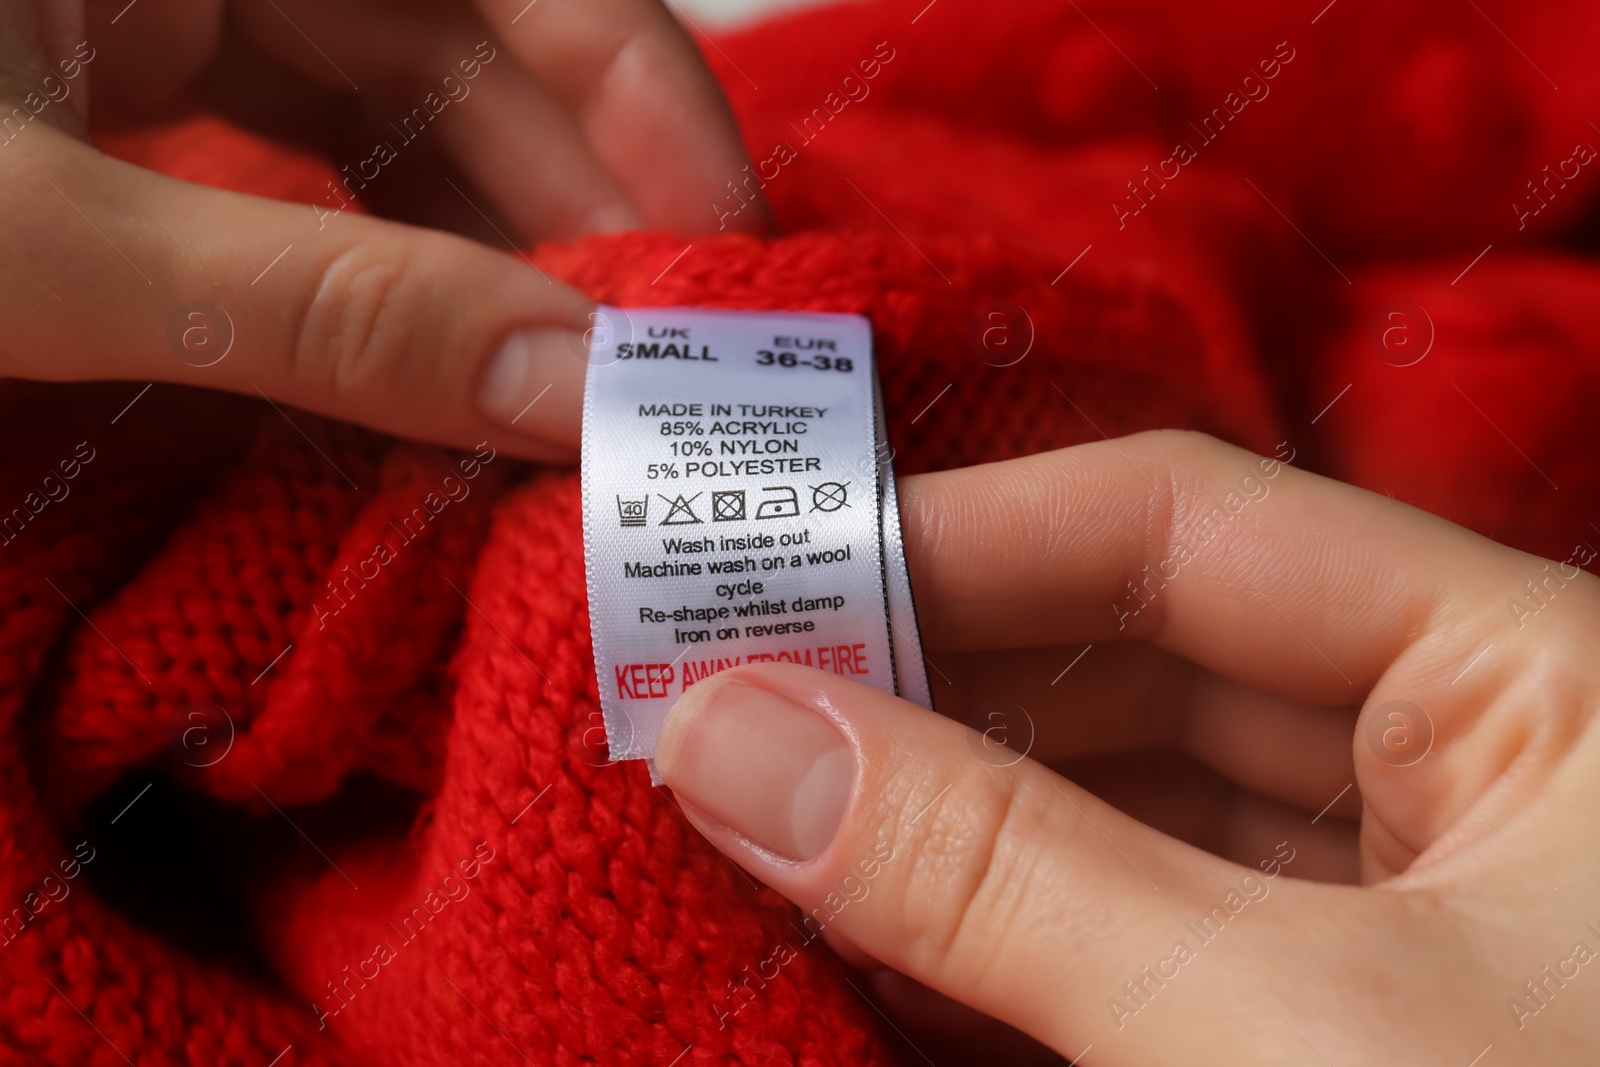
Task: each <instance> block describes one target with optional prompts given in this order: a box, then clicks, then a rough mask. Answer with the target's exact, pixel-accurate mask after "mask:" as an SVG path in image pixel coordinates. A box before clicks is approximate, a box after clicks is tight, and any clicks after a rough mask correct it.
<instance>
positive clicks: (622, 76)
mask: <svg viewBox="0 0 1600 1067" xmlns="http://www.w3.org/2000/svg"><path fill="white" fill-rule="evenodd" d="M477 4H478V7H479V9H480V10H482V12H483V14H484V17H485V18H487V19H488V20H489V22H490V24H491V25H493V26H494V28H495V30H496V31H497V32H498V33H499V34H500V35H501V37H502V38H503V39H504V40H505V43H506V44H507V46H508V47H509V48H511V50H512V51H513V52H515V54H516V55H517V57H518V58H519V59H520V60H521V61H522V62H523V63H524V64H525V65H526V66H527V67H528V68H529V69H530V70H531V71H533V73H534V75H535V76H536V77H538V79H539V80H540V81H541V82H542V83H543V84H544V85H545V86H547V87H549V88H550V89H551V90H552V91H553V92H555V93H556V94H557V95H558V96H560V97H561V98H562V99H564V100H565V101H566V102H567V103H568V104H569V105H571V106H572V107H573V109H574V110H575V112H576V113H577V115H578V120H579V124H580V126H581V127H582V128H583V130H584V132H585V133H586V134H587V136H588V138H589V140H590V142H591V143H592V145H593V147H594V150H595V153H596V154H597V155H598V156H599V157H600V158H601V159H602V160H603V161H604V162H605V164H606V166H607V167H609V168H610V170H611V172H612V174H614V175H615V176H616V178H617V180H618V182H619V183H620V184H621V185H622V187H623V188H624V189H625V190H626V191H627V193H628V196H629V199H630V200H632V202H633V204H634V206H635V207H637V208H638V210H639V214H640V215H641V216H643V217H644V219H645V221H646V222H647V223H648V224H650V225H652V226H656V227H661V228H665V229H672V230H679V231H685V232H690V233H695V232H700V231H704V230H710V229H722V228H724V226H726V227H727V228H732V229H739V230H759V229H761V228H763V227H764V226H765V224H766V217H765V215H764V214H759V213H757V212H744V211H740V212H738V213H737V214H731V213H726V212H719V211H718V210H717V209H716V207H714V205H716V204H718V203H721V202H722V201H723V200H724V199H726V198H727V197H728V195H729V190H728V183H729V182H735V183H738V182H740V181H741V179H743V178H744V168H745V165H746V163H747V162H748V158H747V157H746V155H745V151H744V146H743V143H742V142H741V140H740V137H739V131H738V128H737V127H736V126H735V124H734V121H733V115H732V113H731V112H730V111H729V110H728V105H727V101H726V100H725V99H724V98H723V95H722V89H721V88H720V87H719V86H718V85H717V82H716V79H715V78H713V77H712V75H711V71H710V70H709V69H707V67H706V65H705V63H704V61H703V60H702V59H701V57H700V53H699V51H698V50H697V49H696V48H695V46H694V43H693V42H692V41H690V39H689V37H688V35H687V34H686V33H685V32H684V30H683V29H682V27H680V26H679V25H678V23H677V21H676V20H675V19H674V18H673V17H672V15H671V13H670V12H669V11H668V10H667V7H666V6H665V5H663V4H661V3H658V2H657V0H589V2H587V3H581V4H560V3H549V2H546V3H537V2H535V0H477ZM741 188H742V186H741ZM714 224H715V225H714Z"/></svg>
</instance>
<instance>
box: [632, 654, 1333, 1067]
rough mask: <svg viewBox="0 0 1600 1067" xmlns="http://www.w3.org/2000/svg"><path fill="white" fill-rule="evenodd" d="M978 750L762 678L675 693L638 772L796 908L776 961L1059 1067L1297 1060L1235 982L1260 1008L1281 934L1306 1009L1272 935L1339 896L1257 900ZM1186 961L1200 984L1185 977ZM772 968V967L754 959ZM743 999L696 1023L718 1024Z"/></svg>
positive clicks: (1222, 866) (709, 682)
mask: <svg viewBox="0 0 1600 1067" xmlns="http://www.w3.org/2000/svg"><path fill="white" fill-rule="evenodd" d="M994 751H995V750H993V749H988V750H985V748H984V741H983V739H982V738H981V737H980V736H979V735H977V734H975V733H973V732H972V731H970V730H968V729H967V728H965V727H964V726H962V725H960V724H959V723H956V722H953V721H951V720H949V719H946V718H944V717H942V716H940V715H936V714H933V713H932V712H929V711H926V710H924V709H922V708H919V707H916V706H914V705H912V704H909V703H907V702H905V701H903V700H900V699H898V698H895V697H892V696H889V695H887V694H884V693H881V692H879V691H878V690H875V689H871V688H868V687H866V686H862V685H859V684H857V683H853V682H847V681H845V680H843V679H841V678H839V677H837V676H835V675H832V674H828V673H825V672H822V671H816V670H812V669H810V668H806V667H798V666H790V665H776V664H775V665H763V666H761V667H742V668H736V669H734V670H730V671H726V672H723V673H722V674H719V675H716V676H714V677H712V678H709V679H706V680H705V681H702V682H699V683H697V684H696V685H695V686H693V687H692V688H691V689H690V690H689V691H688V692H687V693H686V694H685V695H684V696H683V697H682V698H681V699H680V700H679V702H678V704H677V705H676V707H675V708H674V709H673V711H672V713H671V715H670V716H669V717H668V719H667V720H666V724H665V726H664V728H663V731H662V734H661V739H660V744H659V746H658V748H657V751H656V766H657V770H658V771H659V773H660V774H661V777H662V778H663V779H664V780H665V781H666V783H667V784H668V785H670V786H671V787H672V789H673V791H674V793H675V794H676V795H677V797H678V799H679V800H680V802H681V803H682V805H683V808H684V812H685V814H686V816H687V817H688V818H689V819H690V821H691V822H693V823H694V825H695V826H696V827H697V828H698V829H699V830H700V831H701V832H702V833H704V834H705V835H706V836H707V837H708V838H709V839H710V840H711V841H712V843H713V844H715V845H716V846H717V847H718V848H720V849H721V850H722V851H724V852H725V853H727V854H728V855H729V856H730V857H732V858H733V859H734V860H736V861H737V862H738V863H739V864H740V865H742V866H744V867H745V868H746V869H748V870H749V871H750V872H751V873H752V874H754V875H755V876H756V877H758V878H760V879H761V880H762V881H763V882H765V883H766V884H768V885H770V886H772V887H773V888H774V889H776V890H778V891H779V892H781V893H783V894H784V895H785V896H787V897H789V899H791V900H792V901H794V902H795V903H796V904H798V905H799V906H800V908H801V910H802V912H803V913H804V915H803V918H802V920H801V925H799V926H796V927H795V934H794V937H793V938H792V939H791V940H790V942H789V943H788V946H787V951H788V952H799V951H804V950H805V948H806V946H807V945H810V944H811V943H812V942H813V940H814V939H816V938H817V937H818V935H820V934H821V933H822V932H823V931H824V930H832V931H834V933H835V934H838V935H843V936H844V937H845V938H847V939H848V940H850V941H851V942H853V943H854V944H856V945H857V946H859V947H860V948H862V949H863V950H865V951H866V952H867V953H869V954H871V955H872V956H873V957H875V958H876V959H878V960H880V961H882V962H883V963H884V964H886V965H887V966H890V967H893V968H895V969H896V970H899V971H901V972H903V973H904V974H906V975H909V976H910V977H912V978H914V979H916V980H917V981H919V982H921V983H923V984H924V985H927V986H930V987H932V988H934V989H936V990H938V991H939V992H941V993H944V994H945V995H947V996H950V997H953V998H955V999H957V1000H960V1001H962V1002H964V1003H966V1004H968V1005H970V1006H972V1007H974V1008H977V1009H979V1010H980V1011H983V1012H985V1013H987V1014H989V1015H991V1016H993V1017H995V1018H998V1019H1000V1020H1002V1021H1004V1022H1007V1023H1010V1024H1011V1025H1013V1026H1015V1027H1017V1028H1018V1029H1021V1030H1023V1031H1024V1032H1026V1033H1028V1034H1030V1035H1032V1036H1033V1037H1035V1038H1038V1039H1039V1040H1041V1041H1043V1042H1045V1043H1046V1044H1048V1045H1050V1046H1051V1047H1052V1048H1054V1049H1055V1050H1057V1051H1058V1052H1061V1053H1063V1054H1065V1055H1067V1056H1078V1055H1080V1054H1081V1053H1082V1051H1083V1048H1084V1046H1085V1045H1090V1044H1093V1045H1094V1046H1095V1048H1096V1053H1095V1056H1096V1062H1101V1063H1141V1064H1165V1063H1176V1062H1184V1063H1188V1064H1193V1063H1198V1062H1208V1061H1206V1060H1204V1059H1203V1058H1201V1059H1196V1058H1195V1049H1194V1045H1193V1041H1194V1038H1195V1037H1196V1036H1198V1035H1201V1034H1204V1035H1207V1036H1209V1037H1218V1038H1226V1039H1228V1040H1229V1041H1235V1040H1236V1041H1237V1042H1238V1043H1237V1044H1233V1045H1232V1046H1231V1047H1232V1048H1233V1050H1234V1052H1239V1051H1242V1050H1245V1049H1254V1050H1261V1051H1263V1052H1282V1053H1283V1055H1284V1056H1285V1057H1287V1058H1288V1059H1291V1060H1292V1059H1298V1058H1300V1057H1302V1056H1304V1054H1305V1053H1306V1051H1307V1050H1306V1048H1305V1046H1304V1045H1303V1044H1301V1043H1300V1042H1301V1038H1300V1037H1299V1036H1298V1035H1297V1033H1296V1032H1295V1031H1294V1030H1292V1029H1290V1028H1287V1027H1281V1026H1274V1025H1272V1023H1271V1020H1272V1019H1273V1018H1275V1017H1274V1016H1272V1015H1271V1012H1270V1011H1269V1009H1268V1007H1267V1005H1266V1004H1262V1003H1261V1002H1260V1001H1259V1000H1257V999H1256V996H1257V994H1256V993H1252V992H1251V990H1250V987H1249V985H1247V984H1246V983H1245V981H1243V978H1245V977H1247V978H1249V979H1250V980H1251V981H1253V982H1254V983H1255V984H1256V985H1257V986H1258V987H1259V988H1260V990H1261V991H1263V992H1264V993H1265V995H1266V996H1269V997H1273V998H1274V999H1275V1000H1276V999H1277V994H1276V993H1275V989H1276V988H1278V986H1279V985H1280V984H1281V983H1280V982H1279V980H1278V977H1277V972H1278V970H1279V967H1280V963H1279V960H1280V958H1281V957H1283V956H1284V955H1285V954H1284V952H1283V942H1284V939H1285V937H1290V938H1291V939H1293V940H1295V941H1298V942H1299V943H1300V944H1299V945H1298V946H1297V948H1298V949H1299V953H1297V954H1296V955H1297V959H1298V963H1299V964H1300V965H1301V966H1297V967H1296V968H1295V969H1294V972H1295V973H1294V974H1293V977H1292V981H1293V984H1294V985H1295V986H1296V987H1297V989H1298V990H1299V991H1300V992H1301V993H1303V994H1305V995H1307V996H1308V997H1312V998H1314V997H1315V996H1317V995H1318V993H1317V989H1316V988H1315V987H1316V986H1318V985H1320V983H1319V982H1317V981H1316V980H1315V978H1314V975H1312V976H1308V974H1307V973H1306V968H1305V967H1304V966H1303V965H1304V964H1305V962H1306V961H1305V956H1304V955H1303V953H1304V951H1305V949H1306V947H1307V946H1306V945H1305V941H1306V935H1305V934H1304V933H1303V931H1299V932H1293V933H1291V929H1290V928H1291V918H1290V917H1291V916H1293V915H1294V913H1295V911H1296V910H1298V908H1299V907H1300V906H1301V901H1298V900H1296V899H1295V898H1296V897H1301V898H1303V897H1304V896H1305V895H1308V894H1309V895H1316V894H1322V895H1324V896H1327V897H1329V898H1330V899H1329V900H1327V901H1324V902H1323V904H1324V906H1325V907H1334V906H1338V905H1344V904H1348V903H1349V902H1350V900H1351V897H1352V894H1353V893H1354V892H1355V891H1354V890H1349V889H1344V888H1342V887H1322V886H1313V885H1310V884H1307V883H1291V882H1289V881H1288V879H1276V881H1275V882H1274V881H1272V880H1271V879H1270V878H1269V877H1268V876H1267V875H1264V874H1263V872H1262V871H1260V870H1253V869H1250V868H1244V867H1239V866H1236V865H1234V864H1232V863H1228V862H1226V861H1224V860H1221V859H1219V858H1217V857H1215V856H1211V855H1209V854H1207V853H1204V852H1201V851H1199V850H1196V849H1193V848H1191V847H1189V846H1187V845H1184V844H1182V843H1180V842H1178V841H1175V840H1173V839H1171V838H1168V837H1166V836H1164V835H1162V834H1160V833H1158V832H1156V831H1155V830H1152V829H1150V828H1149V827H1147V826H1145V825H1143V824H1141V823H1139V822H1137V821H1135V820H1133V819H1130V818H1128V817H1127V816H1124V815H1122V814H1121V813H1119V812H1118V811H1116V810H1115V809H1113V808H1111V807H1109V806H1108V805H1106V804H1104V803H1102V802H1100V801H1098V800H1097V799H1095V798H1094V797H1093V796H1090V795H1089V794H1087V793H1085V792H1084V791H1082V790H1080V789H1078V788H1077V787H1075V786H1073V785H1072V784H1071V783H1069V782H1066V781H1065V780H1063V779H1061V778H1060V777H1058V776H1057V775H1055V774H1053V773H1051V772H1050V771H1049V770H1047V769H1046V768H1044V767H1042V766H1040V765H1038V764H1036V763H1034V762H1032V761H1030V760H1026V759H1019V760H1018V761H1017V762H1015V763H1012V764H1010V765H1007V766H997V765H996V760H995V758H994ZM985 752H987V757H986V758H985ZM1273 874H1274V875H1276V874H1277V871H1276V870H1274V871H1273ZM1269 893H1270V894H1271V895H1272V896H1274V897H1279V896H1281V897H1284V898H1286V899H1273V900H1271V901H1267V899H1266V898H1267V895H1268V894H1269ZM1229 894H1233V898H1237V899H1238V900H1239V901H1241V902H1249V903H1248V908H1249V909H1250V910H1251V911H1253V914H1244V913H1243V912H1244V910H1245V904H1243V903H1241V904H1240V905H1238V908H1239V910H1237V911H1236V910H1234V908H1235V905H1234V903H1233V898H1230V896H1229ZM1332 898H1338V900H1337V903H1335V902H1334V901H1333V900H1332ZM1235 915H1238V916H1239V917H1238V918H1237V919H1235V918H1234V916H1235ZM1323 917H1324V919H1326V918H1327V916H1326V914H1324V916H1323ZM1224 926H1226V927H1227V929H1228V934H1227V937H1226V938H1222V939H1220V940H1217V938H1218V935H1219V933H1220V931H1221V930H1222V929H1223V927H1224ZM1235 930H1237V931H1238V932H1235ZM1207 937H1210V938H1211V939H1212V940H1214V941H1217V944H1216V945H1215V947H1213V946H1212V945H1211V943H1210V941H1206V940H1204V939H1205V938H1207ZM1180 942H1183V943H1186V944H1187V952H1186V953H1179V952H1178V951H1177V950H1176V949H1175V945H1176V944H1177V943H1180ZM1175 956H1177V957H1180V958H1178V959H1174V957H1175ZM1198 956H1204V957H1208V958H1207V959H1205V960H1204V963H1205V964H1206V967H1205V968H1204V969H1209V970H1210V974H1211V978H1210V980H1206V979H1199V978H1191V979H1188V980H1187V981H1185V980H1184V979H1182V978H1181V977H1180V976H1179V975H1180V972H1181V970H1182V969H1184V968H1185V965H1186V964H1188V963H1189V962H1190V961H1191V960H1193V959H1194V958H1195V957H1198ZM786 958H788V956H787V955H786V953H785V951H784V950H781V949H780V950H779V951H778V952H777V953H775V958H774V961H773V962H776V963H780V964H781V963H782V962H783V961H784V960H785V959H786ZM1163 961H1165V962H1164V963H1163ZM770 969H771V964H770V963H769V964H768V966H767V969H766V970H763V971H761V974H762V976H763V977H766V978H771V977H772V976H771V975H770V974H768V973H767V971H770ZM1196 969H1202V968H1200V967H1199V966H1198V965H1197V966H1196ZM1163 975H1164V976H1165V977H1163ZM1219 977H1220V978H1223V979H1224V980H1222V981H1218V980H1217V979H1218V978H1219ZM1288 980H1289V979H1285V981H1288ZM746 988H749V987H748V983H746V985H745V986H744V987H737V988H736V989H735V993H734V994H730V995H729V997H728V998H727V1001H728V1002H727V1003H726V1004H725V1005H722V1006H720V1007H717V1008H714V1010H716V1011H717V1013H718V1014H719V1016H721V1017H722V1018H723V1021H724V1022H725V1023H726V1024H728V1025H731V1024H732V1018H731V1017H732V1016H736V1015H737V1011H738V1009H739V1008H740V1007H741V1006H742V1003H743V1000H742V998H743V997H744V996H745V992H744V990H745V989H746ZM755 995H759V994H758V993H756V994H755ZM1245 998H1249V999H1248V1000H1246V999H1245ZM1252 1002H1253V1004H1252V1009H1251V1010H1249V1011H1241V1005H1242V1004H1251V1003H1252ZM1155 1004H1159V1005H1160V1010H1159V1011H1156V1012H1152V1013H1150V1014H1151V1016H1153V1017H1154V1018H1151V1017H1144V1018H1139V1019H1137V1022H1135V1018H1134V1017H1135V1016H1141V1015H1143V1009H1144V1008H1145V1007H1146V1006H1150V1005H1155ZM1255 1009H1259V1010H1255ZM1263 1013H1265V1014H1263ZM1176 1035H1186V1036H1185V1037H1183V1038H1182V1039H1178V1038H1177V1037H1176ZM1280 1046H1281V1048H1280ZM1223 1047H1229V1046H1228V1045H1227V1044H1224V1045H1223ZM1230 1055H1231V1054H1230ZM1247 1059H1248V1057H1247ZM1230 1062H1234V1061H1232V1060H1230ZM1238 1062H1245V1061H1238ZM1252 1062H1253V1061H1252ZM1277 1062H1284V1060H1283V1059H1279V1060H1278V1061H1277Z"/></svg>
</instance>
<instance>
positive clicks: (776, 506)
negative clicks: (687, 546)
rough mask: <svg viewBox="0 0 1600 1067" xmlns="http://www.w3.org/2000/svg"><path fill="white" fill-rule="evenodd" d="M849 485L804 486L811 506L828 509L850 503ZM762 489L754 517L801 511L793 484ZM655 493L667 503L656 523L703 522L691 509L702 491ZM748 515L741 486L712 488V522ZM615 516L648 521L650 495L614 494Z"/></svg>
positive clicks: (632, 522) (629, 522)
mask: <svg viewBox="0 0 1600 1067" xmlns="http://www.w3.org/2000/svg"><path fill="white" fill-rule="evenodd" d="M849 485H850V483H849V482H822V483H820V484H818V485H808V486H806V488H808V489H810V490H811V510H812V511H821V512H829V511H838V510H839V509H840V508H847V507H849V506H850V503H849V488H848V487H849ZM761 491H762V492H763V493H766V494H768V495H767V496H766V497H765V498H764V499H762V500H760V501H758V502H757V504H756V510H755V515H754V518H756V519H792V518H795V517H796V516H798V515H799V514H800V494H799V492H798V491H797V490H796V489H795V487H794V486H792V485H768V486H763V487H762V489H761ZM655 495H656V498H657V499H658V500H660V501H661V502H662V503H663V504H665V505H666V514H665V515H664V516H663V517H662V519H661V521H659V522H658V523H656V525H657V526H694V525H698V524H700V523H703V522H705V520H704V519H702V518H701V517H700V516H699V514H698V513H697V512H696V511H695V509H694V504H695V501H697V500H699V499H700V498H701V497H702V496H704V495H705V494H704V493H695V494H694V495H693V496H685V495H684V494H683V493H679V494H677V495H676V496H670V497H669V496H663V495H662V494H660V493H657V494H655ZM701 506H702V507H704V505H701ZM658 514H659V511H658ZM749 517H751V516H749V515H748V514H747V512H746V501H745V491H744V490H743V489H714V490H712V491H711V521H712V522H743V521H745V519H746V518H749ZM617 519H618V524H619V525H621V526H624V527H629V526H645V525H648V523H649V520H650V497H649V495H648V494H646V495H645V496H642V497H639V498H637V499H632V500H629V499H624V498H623V497H621V496H619V497H617Z"/></svg>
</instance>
